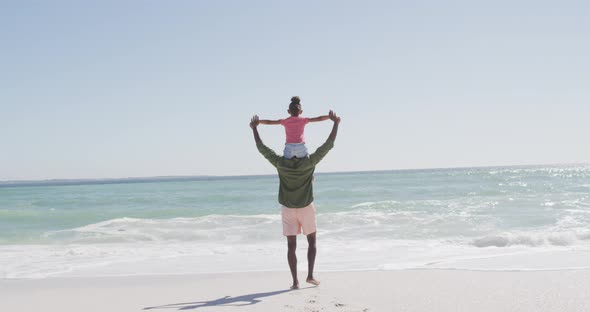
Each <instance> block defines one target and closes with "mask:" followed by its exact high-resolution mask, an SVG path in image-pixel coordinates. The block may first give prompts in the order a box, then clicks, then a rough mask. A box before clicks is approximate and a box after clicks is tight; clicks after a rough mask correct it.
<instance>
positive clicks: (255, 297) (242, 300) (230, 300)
mask: <svg viewBox="0 0 590 312" xmlns="http://www.w3.org/2000/svg"><path fill="white" fill-rule="evenodd" d="M303 289H306V288H302V289H298V290H297V291H301V290H303ZM289 291H293V290H291V289H285V290H277V291H271V292H264V293H255V294H248V295H241V296H237V297H232V296H225V297H222V298H219V299H214V300H209V301H196V302H184V303H173V304H166V305H161V306H155V307H147V308H143V309H144V310H152V309H178V310H192V309H198V308H204V307H215V306H234V307H239V306H247V305H252V304H256V303H259V302H261V301H262V300H260V298H264V297H271V296H276V295H280V294H282V293H286V292H289Z"/></svg>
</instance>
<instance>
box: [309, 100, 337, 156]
mask: <svg viewBox="0 0 590 312" xmlns="http://www.w3.org/2000/svg"><path fill="white" fill-rule="evenodd" d="M328 116H329V118H330V119H331V120H332V121H333V122H334V125H332V132H330V135H329V136H328V139H327V140H326V142H325V143H324V144H322V146H320V147H318V149H317V150H316V151H315V152H314V153H313V154H311V155H309V159H310V160H311V162H312V163H313V165H314V166H315V165H317V164H318V163H319V162H320V161H321V160H322V159H323V158H324V156H326V154H328V152H329V151H330V150H331V149H332V147H334V141H336V135H337V134H338V125H339V124H340V117H338V116H337V115H336V113H334V112H333V111H330V114H329V115H328Z"/></svg>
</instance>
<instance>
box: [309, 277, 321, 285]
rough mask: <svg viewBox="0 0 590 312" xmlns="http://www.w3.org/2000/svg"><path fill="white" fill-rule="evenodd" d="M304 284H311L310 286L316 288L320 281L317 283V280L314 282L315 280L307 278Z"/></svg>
mask: <svg viewBox="0 0 590 312" xmlns="http://www.w3.org/2000/svg"><path fill="white" fill-rule="evenodd" d="M306 282H308V283H310V284H312V285H316V286H318V285H319V284H320V281H318V280H315V279H314V278H312V277H308V278H307V280H306Z"/></svg>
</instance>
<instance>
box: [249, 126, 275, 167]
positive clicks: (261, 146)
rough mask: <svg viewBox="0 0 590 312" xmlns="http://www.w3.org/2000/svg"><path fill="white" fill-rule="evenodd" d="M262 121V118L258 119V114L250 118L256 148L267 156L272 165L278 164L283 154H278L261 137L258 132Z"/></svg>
mask: <svg viewBox="0 0 590 312" xmlns="http://www.w3.org/2000/svg"><path fill="white" fill-rule="evenodd" d="M259 123H260V119H258V116H257V115H254V117H252V119H250V128H252V133H253V134H254V141H255V142H256V148H258V151H259V152H260V154H262V156H264V158H266V159H267V160H268V161H269V162H270V163H271V165H273V166H275V167H276V166H277V162H278V161H279V160H280V159H281V156H279V155H277V154H276V153H275V152H274V151H273V150H271V149H270V148H268V147H267V146H266V145H264V143H262V140H261V139H260V135H259V134H258V124H259Z"/></svg>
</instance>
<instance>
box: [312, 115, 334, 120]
mask: <svg viewBox="0 0 590 312" xmlns="http://www.w3.org/2000/svg"><path fill="white" fill-rule="evenodd" d="M308 119H309V122H316V121H324V120H328V119H330V116H329V115H323V116H318V117H314V118H308Z"/></svg>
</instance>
